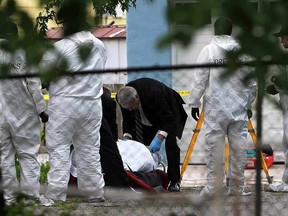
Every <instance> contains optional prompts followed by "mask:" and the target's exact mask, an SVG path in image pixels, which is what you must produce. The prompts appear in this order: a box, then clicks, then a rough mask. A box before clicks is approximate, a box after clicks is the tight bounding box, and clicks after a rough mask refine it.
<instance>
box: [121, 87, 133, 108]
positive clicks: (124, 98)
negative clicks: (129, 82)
mask: <svg viewBox="0 0 288 216" xmlns="http://www.w3.org/2000/svg"><path fill="white" fill-rule="evenodd" d="M136 96H137V91H136V89H135V88H133V87H131V86H123V87H121V88H120V89H119V90H118V92H117V101H118V103H119V104H120V106H122V107H124V108H125V107H126V105H127V104H129V103H131V102H132V101H134V100H135V99H136Z"/></svg>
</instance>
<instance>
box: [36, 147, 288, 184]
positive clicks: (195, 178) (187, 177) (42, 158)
mask: <svg viewBox="0 0 288 216" xmlns="http://www.w3.org/2000/svg"><path fill="white" fill-rule="evenodd" d="M48 160H49V156H48V154H47V153H40V154H39V155H38V161H39V162H40V163H45V162H46V161H48ZM283 170H284V163H279V164H278V163H277V164H273V165H272V166H271V167H270V168H268V175H269V176H270V177H271V178H272V179H273V183H274V182H281V179H282V173H283ZM269 176H268V177H269ZM261 180H262V181H261V182H262V184H268V180H267V175H266V174H265V172H264V171H263V170H262V171H261ZM206 181H207V179H206V166H205V164H189V165H187V168H186V170H185V172H184V174H183V177H182V181H181V188H191V187H201V186H204V185H205V184H206ZM255 181H256V169H246V170H245V183H246V185H253V184H255Z"/></svg>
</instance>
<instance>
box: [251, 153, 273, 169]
mask: <svg viewBox="0 0 288 216" xmlns="http://www.w3.org/2000/svg"><path fill="white" fill-rule="evenodd" d="M263 156H264V160H265V163H266V166H267V168H269V167H271V166H272V164H273V162H274V155H270V156H269V155H267V154H265V153H263ZM261 167H262V165H261ZM245 168H246V169H256V158H247V163H246V167H245Z"/></svg>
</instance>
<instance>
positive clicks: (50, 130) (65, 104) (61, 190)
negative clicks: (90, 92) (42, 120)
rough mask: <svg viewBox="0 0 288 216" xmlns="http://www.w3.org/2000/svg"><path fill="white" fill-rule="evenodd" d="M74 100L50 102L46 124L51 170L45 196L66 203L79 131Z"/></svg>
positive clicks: (61, 99) (64, 99)
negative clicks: (74, 140)
mask: <svg viewBox="0 0 288 216" xmlns="http://www.w3.org/2000/svg"><path fill="white" fill-rule="evenodd" d="M75 110H77V108H75V106H74V103H73V99H69V98H68V99H67V98H60V97H59V98H54V99H53V100H51V101H50V102H49V121H48V122H47V124H46V146H47V150H48V153H49V163H50V170H49V172H48V186H47V190H46V193H45V196H46V197H48V198H50V199H52V200H55V201H66V196H67V188H68V181H69V177H70V160H69V157H70V145H71V142H72V136H73V134H74V133H75V130H77V127H78V122H77V119H76V118H75V117H74V114H75V112H74V111H75Z"/></svg>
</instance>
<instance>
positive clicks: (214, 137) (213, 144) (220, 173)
mask: <svg viewBox="0 0 288 216" xmlns="http://www.w3.org/2000/svg"><path fill="white" fill-rule="evenodd" d="M210 125H213V128H212V127H211V126H210ZM222 127H223V126H221V125H220V124H219V123H215V122H214V123H213V124H210V123H209V124H207V123H205V122H204V131H205V142H206V145H205V152H206V167H207V187H208V188H209V190H210V191H214V188H215V186H216V184H219V185H222V184H223V180H224V177H225V174H224V164H223V163H224V147H225V130H223V129H222ZM216 180H217V181H216Z"/></svg>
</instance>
